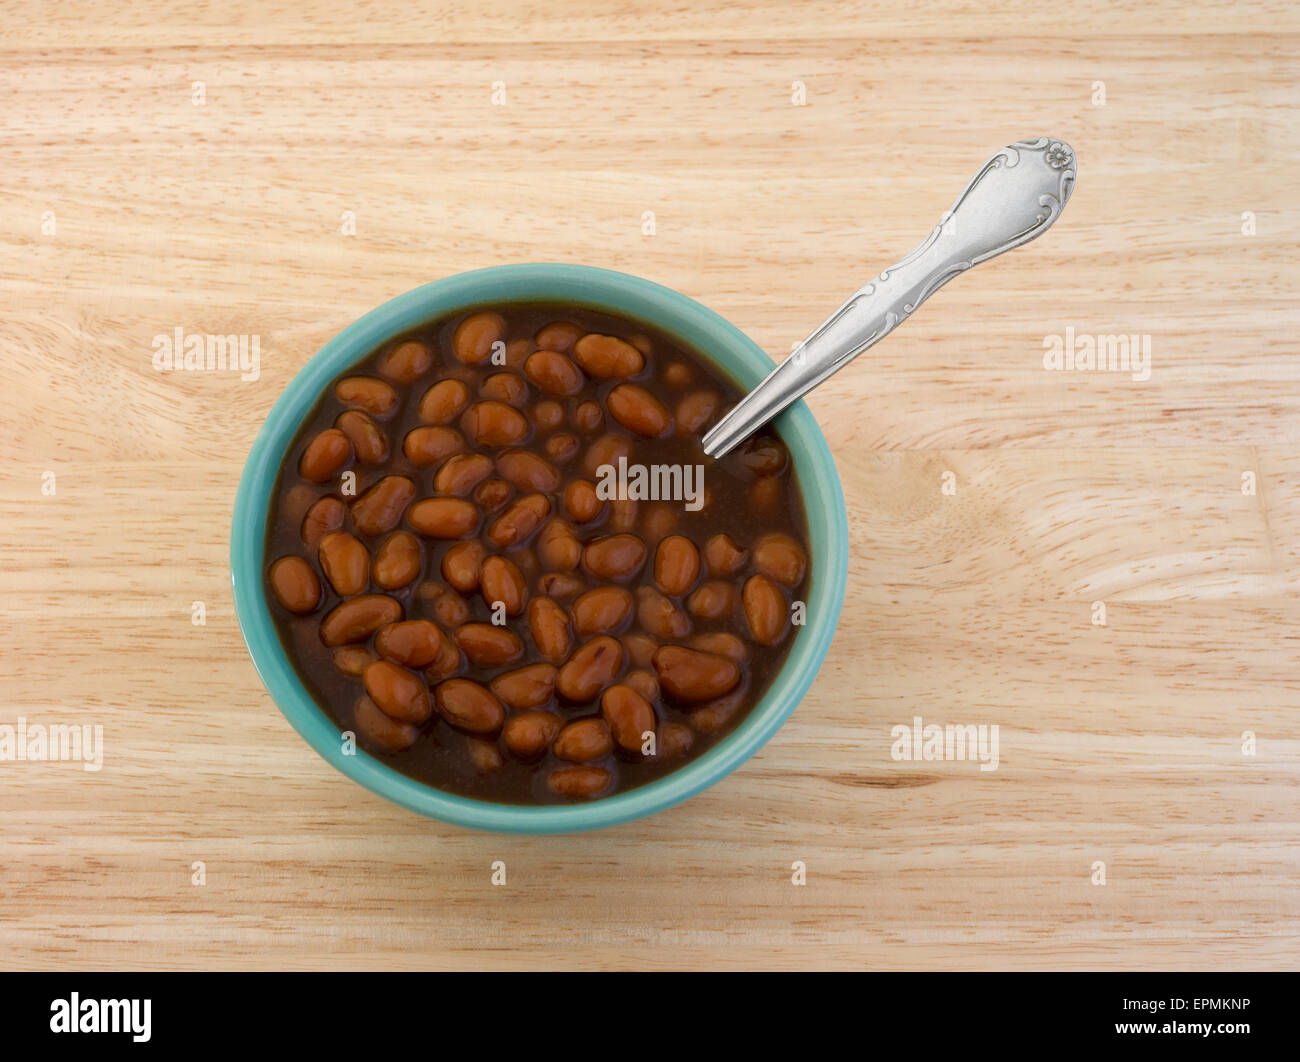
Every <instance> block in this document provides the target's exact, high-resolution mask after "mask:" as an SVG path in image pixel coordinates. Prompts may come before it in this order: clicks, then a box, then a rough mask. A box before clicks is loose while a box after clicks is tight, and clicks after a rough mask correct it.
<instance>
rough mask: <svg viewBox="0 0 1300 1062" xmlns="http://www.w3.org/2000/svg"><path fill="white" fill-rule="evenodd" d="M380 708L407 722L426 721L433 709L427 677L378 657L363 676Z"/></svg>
mask: <svg viewBox="0 0 1300 1062" xmlns="http://www.w3.org/2000/svg"><path fill="white" fill-rule="evenodd" d="M361 678H362V681H363V682H364V683H365V684H366V693H367V694H369V695H370V699H371V700H372V701H374V702H375V703H376V704H377V705H379V707H380V710H382V711H383V713H384V714H385V715H387V716H391V717H392V718H393V719H400V720H401V721H402V722H403V723H416V724H419V723H423V722H424V721H425V720H426V719H428V718H429V716H430V714H432V712H433V705H432V704H431V703H430V702H429V689H428V687H427V686H425V684H424V681H423V680H422V679H420V678H418V677H417V676H415V675H413V674H411V672H409V671H407V670H406V668H404V667H401V666H399V665H397V664H394V663H393V662H392V661H391V660H376V661H375V662H374V663H373V664H369V665H367V666H366V670H365V673H364V674H363V675H362V676H361Z"/></svg>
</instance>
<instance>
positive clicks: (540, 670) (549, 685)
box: [492, 664, 557, 711]
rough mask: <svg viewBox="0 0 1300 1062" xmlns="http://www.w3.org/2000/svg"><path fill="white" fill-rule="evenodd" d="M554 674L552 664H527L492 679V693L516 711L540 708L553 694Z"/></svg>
mask: <svg viewBox="0 0 1300 1062" xmlns="http://www.w3.org/2000/svg"><path fill="white" fill-rule="evenodd" d="M556 674H557V671H556V669H555V665H554V664H529V665H528V666H527V667H521V668H519V669H518V670H517V671H507V672H506V673H505V674H504V675H498V676H497V677H496V678H494V679H493V680H492V692H493V693H495V694H496V695H497V696H498V697H499V698H500V699H501V702H502V703H503V704H505V705H507V706H508V707H510V708H513V709H515V710H516V711H518V710H520V709H523V708H540V707H541V706H542V705H543V704H545V703H546V702H547V701H549V700H550V699H551V696H552V695H553V694H554V693H555V676H556Z"/></svg>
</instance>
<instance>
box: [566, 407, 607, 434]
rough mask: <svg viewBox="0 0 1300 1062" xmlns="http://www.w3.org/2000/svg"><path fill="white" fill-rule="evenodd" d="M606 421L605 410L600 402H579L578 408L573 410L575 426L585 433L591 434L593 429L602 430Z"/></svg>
mask: <svg viewBox="0 0 1300 1062" xmlns="http://www.w3.org/2000/svg"><path fill="white" fill-rule="evenodd" d="M604 423H605V411H604V410H603V409H601V408H600V403H599V402H592V401H586V402H579V403H578V406H577V408H576V409H575V410H574V411H573V426H574V427H575V428H577V429H578V430H579V431H580V432H582V433H583V434H584V435H590V434H591V433H592V432H593V431H600V429H601V427H602V426H603V425H604Z"/></svg>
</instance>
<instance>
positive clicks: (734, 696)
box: [691, 689, 745, 734]
mask: <svg viewBox="0 0 1300 1062" xmlns="http://www.w3.org/2000/svg"><path fill="white" fill-rule="evenodd" d="M744 704H745V691H744V690H743V689H739V690H736V691H734V692H733V693H728V694H727V695H726V696H725V697H719V698H717V699H716V700H712V701H709V702H708V703H707V704H701V705H699V706H698V707H696V708H693V709H691V726H692V728H694V729H695V730H696V731H698V732H699V733H701V734H716V733H717V732H718V731H719V730H721V729H722V728H723V727H725V726H726V725H727V723H729V722H730V721H731V719H732V718H733V717H734V716H735V715H736V713H737V712H739V711H740V709H741V708H743V707H744Z"/></svg>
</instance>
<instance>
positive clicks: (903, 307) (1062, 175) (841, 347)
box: [704, 136, 1075, 457]
mask: <svg viewBox="0 0 1300 1062" xmlns="http://www.w3.org/2000/svg"><path fill="white" fill-rule="evenodd" d="M1074 172H1075V163H1074V149H1073V148H1071V147H1070V145H1069V144H1067V143H1065V141H1063V140H1057V139H1055V138H1054V137H1046V136H1041V137H1036V138H1034V139H1032V140H1018V141H1016V143H1014V144H1012V145H1010V146H1009V147H1004V148H1003V149H1002V150H1001V151H999V152H998V153H997V154H995V155H994V156H993V157H992V158H991V159H989V160H988V162H986V163H984V165H983V166H981V167H980V170H979V172H978V173H976V174H975V176H974V177H972V178H971V180H970V183H969V184H968V185H966V189H965V191H963V192H962V194H961V195H959V196H958V197H957V202H955V203H954V204H953V205H952V209H951V210H949V211H948V213H947V214H946V215H945V216H944V219H943V221H942V222H941V223H940V224H939V226H938V227H937V228H936V229H935V230H934V231H933V232H932V233H930V235H929V236H927V237H926V238H925V241H924V242H923V243H922V244H921V245H920V246H919V247H917V248H916V250H914V251H913V252H912V253H911V254H909V255H908V256H907V257H906V258H904V259H903V260H902V261H901V262H899V263H897V264H896V265H892V266H890V267H889V268H888V269H886V270H884V271H883V272H882V273H881V274H880V276H878V277H876V279H875V280H873V281H872V282H871V283H870V284H867V285H866V286H865V287H863V288H860V289H859V290H858V291H856V292H855V293H854V294H853V295H851V296H850V297H849V300H848V301H847V302H846V303H844V305H843V306H841V307H840V308H839V309H838V310H836V311H835V312H834V313H833V314H831V315H830V317H828V318H827V319H826V320H825V321H824V322H823V323H822V324H821V326H820V327H818V328H817V330H816V331H814V332H813V334H812V335H810V336H809V337H808V338H807V339H805V340H804V341H803V342H802V343H800V344H799V346H798V347H796V348H795V350H794V352H793V353H792V354H791V355H790V356H789V357H788V358H786V359H785V361H783V362H782V363H781V364H780V365H778V366H777V367H776V368H775V369H773V370H772V371H771V373H769V374H768V376H767V378H766V379H765V380H763V382H762V383H760V384H759V385H758V386H757V387H755V388H754V389H753V390H752V391H750V392H749V394H747V395H746V396H745V397H744V398H743V399H741V400H740V402H739V403H737V405H736V407H735V408H734V409H733V410H731V412H730V413H728V414H727V415H726V416H725V417H723V418H722V419H721V420H720V421H718V423H717V424H715V425H714V426H713V428H711V429H710V430H709V432H708V433H707V434H706V435H705V436H704V452H705V453H706V454H708V455H709V456H710V457H722V456H723V455H724V454H726V453H729V452H730V451H731V450H732V449H733V448H734V447H735V446H736V445H737V444H738V443H740V442H742V441H744V440H745V439H747V438H748V437H749V436H750V435H752V434H753V433H754V432H756V431H757V430H758V429H759V428H761V427H762V426H763V425H764V424H766V423H767V422H768V421H769V420H771V419H772V418H773V417H775V416H776V415H777V414H778V413H780V412H781V410H783V409H785V407H786V406H788V405H789V404H790V403H791V402H793V401H794V400H795V399H797V398H799V397H800V396H801V395H804V394H807V393H808V392H809V391H811V390H812V389H813V388H814V387H816V386H817V385H818V384H819V383H821V382H822V381H823V380H825V379H826V377H828V376H830V375H831V374H832V373H834V372H836V371H837V370H839V369H841V368H843V367H844V366H845V365H847V364H848V363H849V362H850V361H852V360H853V359H854V358H856V357H857V356H858V355H859V354H861V353H862V352H863V351H864V350H866V349H867V348H868V347H869V346H871V345H872V344H873V343H877V342H879V341H880V340H882V339H884V338H885V336H887V335H889V333H890V332H892V331H893V330H894V329H895V328H897V327H898V326H899V325H900V324H901V323H902V322H903V321H905V320H906V319H907V318H908V317H910V316H911V314H912V313H913V311H914V310H915V309H916V308H917V307H918V306H920V305H921V303H923V302H924V301H925V300H926V299H928V298H929V297H930V296H931V295H932V294H934V292H936V291H938V290H939V288H941V287H942V286H943V285H944V284H946V283H948V281H950V280H951V279H952V278H953V277H955V276H957V274H958V273H964V272H965V271H966V270H967V269H969V268H970V267H971V266H975V265H979V264H980V263H981V262H987V261H988V260H989V259H990V258H995V257H997V256H998V255H1000V254H1001V253H1002V252H1003V251H1010V250H1011V249H1012V248H1015V247H1019V246H1020V245H1021V244H1025V243H1028V242H1029V241H1030V240H1032V239H1033V238H1034V237H1036V236H1041V235H1042V234H1043V233H1044V232H1046V231H1047V229H1048V226H1050V225H1051V224H1052V222H1054V221H1055V220H1056V219H1057V218H1058V217H1059V216H1060V214H1061V210H1062V209H1063V208H1064V207H1065V204H1066V201H1067V200H1068V199H1069V198H1070V191H1071V190H1072V189H1073V187H1074Z"/></svg>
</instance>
